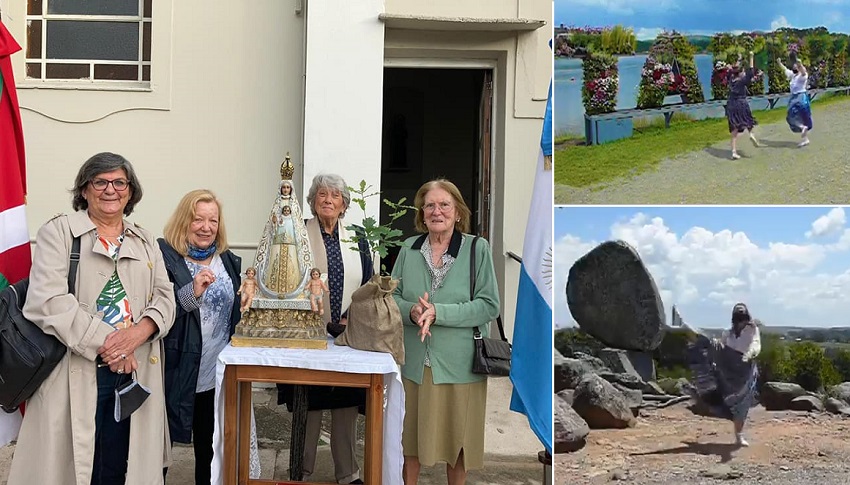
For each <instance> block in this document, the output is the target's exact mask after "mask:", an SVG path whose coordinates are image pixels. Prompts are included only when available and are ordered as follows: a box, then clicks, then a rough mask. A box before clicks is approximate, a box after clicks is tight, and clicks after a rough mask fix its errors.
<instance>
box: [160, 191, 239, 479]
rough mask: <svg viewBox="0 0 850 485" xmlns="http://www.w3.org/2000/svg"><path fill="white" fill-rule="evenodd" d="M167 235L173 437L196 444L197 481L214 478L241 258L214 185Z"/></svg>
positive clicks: (180, 212) (194, 194)
mask: <svg viewBox="0 0 850 485" xmlns="http://www.w3.org/2000/svg"><path fill="white" fill-rule="evenodd" d="M164 235H165V237H164V238H163V239H159V246H160V249H161V250H162V255H163V259H164V260H165V268H166V270H167V271H168V278H169V279H170V280H171V282H172V283H173V284H174V293H175V297H176V298H175V299H176V300H177V312H176V313H177V317H176V319H175V321H174V326H173V327H172V329H171V332H170V333H169V334H168V336H167V337H166V338H165V339H164V340H163V345H164V347H165V356H164V364H165V407H166V410H167V412H168V429H169V432H170V434H171V442H172V443H174V442H175V441H176V442H178V443H190V442H191V443H193V446H194V449H195V483H196V484H199V485H200V484H208V483H210V465H211V463H212V458H213V447H212V440H213V428H214V425H215V369H216V361H217V359H218V354H219V352H221V350H222V349H223V348H224V347H225V346H226V345H227V343H228V342H230V337H231V336H232V335H233V332H234V330H235V328H236V324H237V323H238V322H239V318H240V312H239V298H237V297H236V293H237V291H238V289H239V286H240V275H239V272H240V268H241V264H242V263H241V259H240V258H239V257H238V256H236V255H235V254H233V253H232V252H231V251H229V250H228V249H227V235H226V231H225V229H224V219H223V217H222V213H221V203H220V202H219V201H218V199H217V198H216V196H215V194H213V193H212V192H210V191H209V190H203V189H200V190H193V191H191V192H189V193H188V194H186V195H185V196H183V199H182V200H181V201H180V203H179V204H178V205H177V209H176V210H175V212H174V214H172V216H171V219H170V220H169V221H168V223H167V224H166V225H165V230H164Z"/></svg>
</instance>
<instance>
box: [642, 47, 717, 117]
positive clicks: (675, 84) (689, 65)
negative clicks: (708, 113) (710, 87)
mask: <svg viewBox="0 0 850 485" xmlns="http://www.w3.org/2000/svg"><path fill="white" fill-rule="evenodd" d="M695 53H696V48H695V47H694V46H692V45H691V44H690V43H689V42H688V40H687V39H686V38H685V36H683V35H682V34H679V33H677V32H662V33H661V34H659V35H658V37H657V38H656V40H655V43H654V44H653V45H652V47H651V48H650V52H649V56H647V58H646V62H644V65H643V69H642V71H641V80H640V86H639V88H638V99H637V107H638V108H657V107H659V106H662V105H663V104H664V98H665V97H666V96H670V95H681V97H682V101H683V102H685V103H701V102H703V101H704V100H705V98H704V97H703V93H702V85H701V84H700V83H699V78H698V77H697V70H696V64H695V63H694V54H695ZM675 66H677V67H678V72H677V69H676V67H675Z"/></svg>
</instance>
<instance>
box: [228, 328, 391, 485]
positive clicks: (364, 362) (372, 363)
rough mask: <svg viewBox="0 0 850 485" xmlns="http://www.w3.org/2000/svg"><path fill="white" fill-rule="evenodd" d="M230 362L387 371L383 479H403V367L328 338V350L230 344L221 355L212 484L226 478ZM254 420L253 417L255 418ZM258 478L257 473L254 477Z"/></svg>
mask: <svg viewBox="0 0 850 485" xmlns="http://www.w3.org/2000/svg"><path fill="white" fill-rule="evenodd" d="M228 364H243V365H268V366H273V367H290V368H297V369H312V370H327V371H338V372H350V373H353V374H383V375H384V385H386V395H385V408H384V442H383V451H384V456H383V465H384V469H383V483H384V484H385V485H391V484H398V483H402V477H401V466H402V463H403V460H404V458H403V456H402V450H401V427H402V422H403V421H404V388H403V387H402V384H401V370H400V369H399V367H398V365H397V364H396V363H395V361H394V360H393V358H392V355H390V354H386V353H382V352H365V351H362V350H355V349H352V348H351V347H344V346H337V345H334V343H333V339H328V348H327V349H326V350H306V349H271V348H258V347H232V346H230V345H228V346H227V347H225V348H224V350H222V351H221V354H219V356H218V365H217V367H216V387H215V431H214V432H213V453H214V454H213V461H212V485H221V484H222V483H223V481H224V477H223V476H222V475H223V472H224V468H223V460H222V456H223V455H224V412H222V409H223V406H224V393H223V392H221V391H222V382H223V381H224V368H225V366H226V365H228ZM252 421H253V420H252ZM252 478H256V477H252Z"/></svg>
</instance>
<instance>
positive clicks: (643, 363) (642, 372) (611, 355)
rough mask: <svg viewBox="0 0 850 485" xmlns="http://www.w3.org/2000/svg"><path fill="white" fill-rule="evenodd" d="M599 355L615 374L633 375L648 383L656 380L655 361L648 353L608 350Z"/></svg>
mask: <svg viewBox="0 0 850 485" xmlns="http://www.w3.org/2000/svg"><path fill="white" fill-rule="evenodd" d="M597 355H598V356H599V360H601V361H602V362H604V363H605V366H606V367H608V368H609V369H611V370H612V371H613V372H617V373H620V374H633V375H635V376H638V377H640V378H641V379H643V380H644V381H647V382H648V381H654V380H655V361H654V360H652V354H650V353H648V352H638V351H635V350H622V349H608V348H606V349H601V350H600V351H599V353H598V354H597Z"/></svg>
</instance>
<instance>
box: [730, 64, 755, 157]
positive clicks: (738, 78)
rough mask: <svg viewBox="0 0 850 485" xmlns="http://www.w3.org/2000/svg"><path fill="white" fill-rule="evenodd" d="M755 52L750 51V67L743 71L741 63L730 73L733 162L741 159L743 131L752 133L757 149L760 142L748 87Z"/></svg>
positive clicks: (751, 77)
mask: <svg viewBox="0 0 850 485" xmlns="http://www.w3.org/2000/svg"><path fill="white" fill-rule="evenodd" d="M753 75H754V73H753V51H750V67H749V68H748V69H746V70H744V69H741V66H740V61H739V62H738V63H736V64H735V65H734V66H733V67H732V70H731V71H730V73H729V101H728V102H727V103H726V119H727V120H728V121H729V133H731V134H732V160H737V159H739V158H741V156H740V155H738V147H737V140H738V135H739V134H740V133H742V132H743V131H748V132H749V133H750V141H752V142H753V145H755V146H756V147H758V146H759V142H758V140H757V139H756V136H755V135H754V134H753V127H755V126H756V125H757V124H758V123H757V122H756V120H755V119H754V118H753V112H752V111H751V110H750V103H748V102H747V86H749V85H750V83H751V82H752V80H753Z"/></svg>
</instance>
